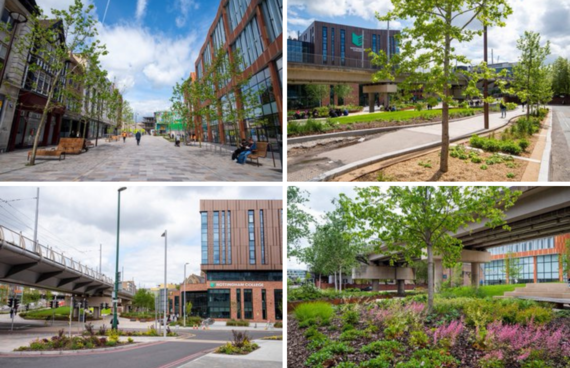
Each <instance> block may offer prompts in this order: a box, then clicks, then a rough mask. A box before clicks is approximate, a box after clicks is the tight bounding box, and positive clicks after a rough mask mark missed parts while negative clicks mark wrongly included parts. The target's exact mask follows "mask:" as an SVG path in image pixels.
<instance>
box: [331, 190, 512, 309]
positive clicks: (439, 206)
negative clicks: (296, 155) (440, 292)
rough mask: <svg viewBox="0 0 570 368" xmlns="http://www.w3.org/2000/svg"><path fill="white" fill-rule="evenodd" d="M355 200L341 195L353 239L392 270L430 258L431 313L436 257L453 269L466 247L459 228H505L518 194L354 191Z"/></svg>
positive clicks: (443, 191)
mask: <svg viewBox="0 0 570 368" xmlns="http://www.w3.org/2000/svg"><path fill="white" fill-rule="evenodd" d="M355 190H356V192H357V198H356V199H350V198H348V197H347V196H346V195H344V194H341V200H340V203H341V204H342V206H343V208H344V209H345V216H346V220H347V223H348V225H349V227H350V229H352V231H353V234H354V236H357V237H359V238H360V239H362V240H363V241H367V242H368V243H369V244H370V245H371V246H374V247H375V248H376V249H375V251H376V252H381V253H382V254H386V255H389V256H390V259H391V262H392V264H393V263H395V262H396V261H398V262H401V259H403V260H404V261H405V262H407V263H408V264H414V261H416V260H418V259H422V258H423V256H424V255H425V254H427V263H428V309H429V310H430V311H431V310H432V308H433V298H434V285H435V282H434V255H439V256H441V257H442V261H443V266H444V267H446V268H450V267H453V266H454V265H455V264H456V263H457V262H458V261H459V259H460V256H461V251H462V249H463V245H462V242H461V240H459V239H457V238H455V237H454V236H453V234H454V233H456V232H457V231H458V230H459V229H460V228H465V227H467V226H468V225H470V224H473V223H477V222H481V221H482V220H484V219H486V220H487V221H486V222H485V226H487V227H490V228H494V227H497V226H503V228H504V229H506V230H509V229H510V228H509V227H508V226H507V225H506V223H505V220H504V217H505V214H504V211H506V210H507V209H509V208H510V207H511V206H513V204H514V203H515V201H516V199H517V198H518V196H519V195H520V194H521V192H519V191H514V192H513V191H511V190H510V189H509V188H506V187H426V186H423V187H404V186H393V187H388V188H382V187H363V188H356V189H355Z"/></svg>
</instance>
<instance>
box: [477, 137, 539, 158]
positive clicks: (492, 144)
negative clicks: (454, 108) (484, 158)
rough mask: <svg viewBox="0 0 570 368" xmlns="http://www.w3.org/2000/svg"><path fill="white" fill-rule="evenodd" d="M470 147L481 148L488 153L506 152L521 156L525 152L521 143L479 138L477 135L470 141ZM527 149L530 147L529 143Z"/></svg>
mask: <svg viewBox="0 0 570 368" xmlns="http://www.w3.org/2000/svg"><path fill="white" fill-rule="evenodd" d="M469 145H470V146H471V147H473V148H480V149H482V150H484V151H486V152H504V153H508V154H512V155H520V154H521V152H522V151H523V150H524V149H523V148H522V147H521V146H520V142H515V141H512V140H510V139H509V140H499V139H495V138H485V137H479V136H478V135H476V134H475V135H473V136H472V137H471V139H470V140H469ZM526 147H528V141H527V144H526Z"/></svg>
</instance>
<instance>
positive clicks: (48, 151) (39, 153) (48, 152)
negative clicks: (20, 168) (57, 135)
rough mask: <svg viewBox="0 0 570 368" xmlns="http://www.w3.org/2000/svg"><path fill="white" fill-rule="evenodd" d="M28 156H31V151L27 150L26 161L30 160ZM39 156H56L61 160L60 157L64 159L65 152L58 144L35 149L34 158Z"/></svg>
mask: <svg viewBox="0 0 570 368" xmlns="http://www.w3.org/2000/svg"><path fill="white" fill-rule="evenodd" d="M30 157H32V151H28V161H30ZM40 157H46V158H47V157H57V158H58V159H59V161H61V158H62V157H63V159H64V160H65V152H63V151H61V150H59V146H58V147H57V148H52V149H39V150H36V159H37V158H40Z"/></svg>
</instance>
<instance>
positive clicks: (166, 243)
mask: <svg viewBox="0 0 570 368" xmlns="http://www.w3.org/2000/svg"><path fill="white" fill-rule="evenodd" d="M161 236H162V237H164V303H163V306H164V315H163V316H162V320H163V321H164V337H166V308H167V307H166V305H167V304H168V302H167V299H168V286H167V285H166V249H167V248H168V235H167V233H166V230H164V234H162V235H161Z"/></svg>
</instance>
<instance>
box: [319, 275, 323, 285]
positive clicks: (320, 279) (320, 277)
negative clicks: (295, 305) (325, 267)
mask: <svg viewBox="0 0 570 368" xmlns="http://www.w3.org/2000/svg"><path fill="white" fill-rule="evenodd" d="M322 279H323V274H322V273H319V289H322V288H321V285H322V284H321V281H322Z"/></svg>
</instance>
